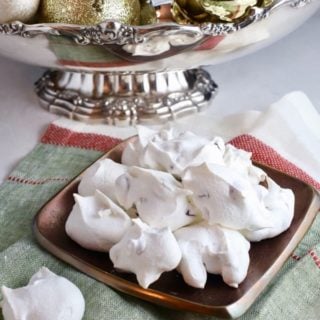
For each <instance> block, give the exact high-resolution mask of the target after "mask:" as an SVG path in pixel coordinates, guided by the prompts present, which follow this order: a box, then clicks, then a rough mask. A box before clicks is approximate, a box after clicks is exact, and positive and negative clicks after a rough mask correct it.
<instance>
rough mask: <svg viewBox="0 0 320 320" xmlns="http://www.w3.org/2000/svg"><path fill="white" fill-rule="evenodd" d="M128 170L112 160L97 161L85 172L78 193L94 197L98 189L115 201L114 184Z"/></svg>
mask: <svg viewBox="0 0 320 320" xmlns="http://www.w3.org/2000/svg"><path fill="white" fill-rule="evenodd" d="M126 170H127V168H126V166H124V165H122V164H119V163H117V162H114V161H113V160H111V159H103V160H100V161H97V162H96V163H95V164H94V165H92V166H91V167H90V168H89V169H88V170H87V171H85V172H84V174H83V177H82V179H81V181H80V184H79V186H78V192H79V194H80V195H82V196H92V195H93V194H94V193H95V191H96V190H97V189H98V190H100V191H101V192H103V193H104V194H105V195H107V196H108V197H109V198H110V199H112V200H113V201H115V199H116V197H115V194H114V192H115V190H114V183H115V181H116V179H117V178H118V177H119V176H121V175H122V174H123V173H125V172H126Z"/></svg>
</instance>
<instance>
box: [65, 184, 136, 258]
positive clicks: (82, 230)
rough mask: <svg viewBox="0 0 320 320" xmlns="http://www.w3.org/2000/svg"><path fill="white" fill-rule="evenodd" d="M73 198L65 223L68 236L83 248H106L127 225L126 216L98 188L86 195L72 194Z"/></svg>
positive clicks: (115, 241) (120, 234) (117, 239)
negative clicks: (73, 202) (91, 194)
mask: <svg viewBox="0 0 320 320" xmlns="http://www.w3.org/2000/svg"><path fill="white" fill-rule="evenodd" d="M74 199H75V205H74V206H73V209H72V211H71V213H70V215H69V217H68V219H67V222H66V226H65V228H66V232H67V234H68V236H69V237H70V238H71V239H73V240H74V241H75V242H77V243H78V244H80V245H81V246H82V247H84V248H86V249H89V250H95V251H102V252H107V251H109V249H110V248H111V247H112V246H113V245H114V244H115V243H117V242H118V241H119V240H120V239H121V238H122V236H123V235H124V233H125V232H126V230H127V229H128V228H129V226H130V225H131V220H130V218H129V216H128V215H127V214H126V212H125V211H123V209H121V208H120V207H119V206H118V205H117V204H115V203H114V202H113V201H112V200H111V199H110V198H108V197H107V196H106V195H104V194H103V193H102V192H100V191H99V190H97V191H96V192H95V194H94V195H93V196H89V197H82V196H80V195H77V194H75V195H74Z"/></svg>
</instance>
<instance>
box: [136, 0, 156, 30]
mask: <svg viewBox="0 0 320 320" xmlns="http://www.w3.org/2000/svg"><path fill="white" fill-rule="evenodd" d="M140 7H141V12H140V24H141V25H147V24H153V23H156V22H157V12H156V9H155V7H154V6H153V5H152V4H151V2H150V0H140Z"/></svg>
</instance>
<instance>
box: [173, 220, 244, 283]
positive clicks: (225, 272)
mask: <svg viewBox="0 0 320 320" xmlns="http://www.w3.org/2000/svg"><path fill="white" fill-rule="evenodd" d="M174 235H175V237H176V239H177V241H178V244H179V246H180V249H181V252H182V259H181V262H180V264H179V266H178V270H179V271H180V272H181V273H182V276H183V279H184V281H185V282H186V283H187V284H189V285H190V286H192V287H195V288H204V287H205V284H206V282H207V272H209V273H213V274H221V275H222V278H223V281H224V282H225V283H226V284H228V285H229V286H231V287H234V288H237V287H238V285H239V284H240V283H241V282H242V281H243V280H244V279H245V277H246V276H247V272H248V267H249V253H248V251H249V249H250V243H249V242H248V241H247V240H246V239H245V238H244V237H243V236H242V235H241V233H239V232H238V231H235V230H231V229H226V228H222V227H220V226H218V225H208V224H207V223H206V222H202V223H200V224H195V225H192V226H188V227H184V228H181V229H179V230H177V231H175V233H174Z"/></svg>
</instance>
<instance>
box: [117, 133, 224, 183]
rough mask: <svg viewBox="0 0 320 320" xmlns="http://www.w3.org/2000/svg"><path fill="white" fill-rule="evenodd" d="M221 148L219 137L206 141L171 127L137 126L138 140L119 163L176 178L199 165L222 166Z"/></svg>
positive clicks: (221, 141)
mask: <svg viewBox="0 0 320 320" xmlns="http://www.w3.org/2000/svg"><path fill="white" fill-rule="evenodd" d="M224 148H225V145H224V142H223V140H222V139H221V138H219V137H216V138H214V139H213V140H208V139H207V138H204V137H200V136H197V135H195V134H194V133H192V132H189V131H186V132H180V131H178V130H176V129H173V128H169V129H166V128H164V129H162V130H160V131H159V132H157V131H154V130H150V129H148V130H146V129H145V128H144V127H138V139H137V140H136V141H135V142H134V143H133V144H129V146H128V147H127V148H126V149H125V151H124V154H123V157H122V163H124V164H126V165H137V166H141V167H144V168H150V169H155V170H162V171H166V172H169V173H172V174H174V175H176V176H178V177H180V176H181V174H182V172H183V171H184V170H185V169H186V168H187V167H188V166H195V165H199V164H202V163H203V162H212V163H217V164H223V163H224V161H223V154H224Z"/></svg>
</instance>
